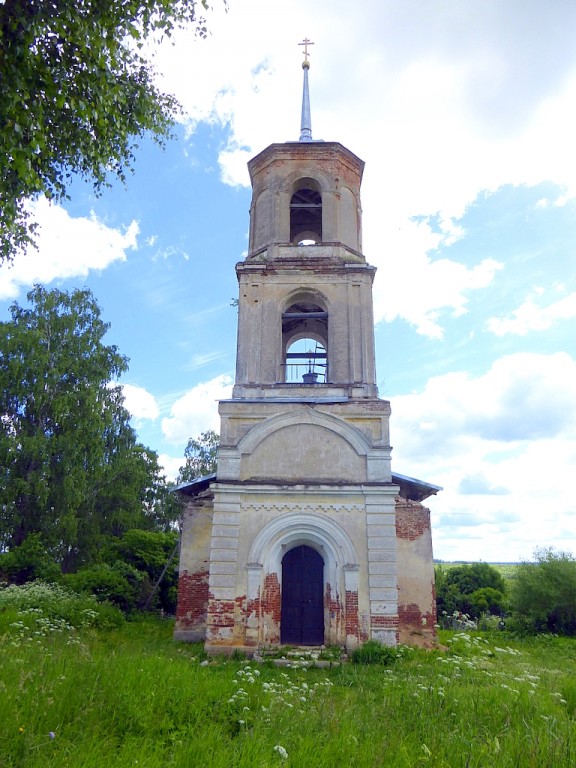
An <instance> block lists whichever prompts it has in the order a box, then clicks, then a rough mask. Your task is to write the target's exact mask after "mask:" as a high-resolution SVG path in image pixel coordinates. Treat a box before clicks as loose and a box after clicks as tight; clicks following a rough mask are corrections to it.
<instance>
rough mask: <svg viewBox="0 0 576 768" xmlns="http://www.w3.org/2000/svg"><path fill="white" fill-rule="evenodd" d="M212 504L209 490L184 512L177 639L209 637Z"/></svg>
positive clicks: (193, 640) (195, 499) (176, 628)
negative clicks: (207, 624)
mask: <svg viewBox="0 0 576 768" xmlns="http://www.w3.org/2000/svg"><path fill="white" fill-rule="evenodd" d="M212 505H213V495H212V493H211V492H210V491H207V492H205V493H203V494H201V495H199V496H197V497H195V498H193V499H192V501H190V502H189V503H188V504H187V506H186V508H185V510H184V513H183V516H182V534H181V539H180V566H179V574H178V603H177V607H176V625H175V628H174V639H175V640H185V641H188V642H193V643H196V642H201V641H203V640H204V639H205V637H206V616H207V609H208V577H209V571H210V543H211V538H212V517H213V506H212Z"/></svg>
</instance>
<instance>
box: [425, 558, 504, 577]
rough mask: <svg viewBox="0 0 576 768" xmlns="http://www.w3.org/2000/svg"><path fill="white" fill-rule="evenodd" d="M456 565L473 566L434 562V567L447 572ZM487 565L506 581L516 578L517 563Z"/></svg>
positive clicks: (463, 563) (462, 563)
mask: <svg viewBox="0 0 576 768" xmlns="http://www.w3.org/2000/svg"><path fill="white" fill-rule="evenodd" d="M457 565H473V563H467V562H466V563H465V562H461V563H460V562H458V563H453V562H450V563H444V562H441V563H439V562H435V563H434V566H435V567H437V566H441V567H442V568H443V570H445V571H448V570H449V569H450V568H454V567H455V566H457ZM488 565H491V566H492V567H493V568H496V570H497V571H499V573H500V574H501V575H502V577H503V578H504V579H506V580H510V581H511V580H513V579H514V578H515V577H516V571H517V569H518V565H519V563H488Z"/></svg>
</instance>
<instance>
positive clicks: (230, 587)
mask: <svg viewBox="0 0 576 768" xmlns="http://www.w3.org/2000/svg"><path fill="white" fill-rule="evenodd" d="M363 168H364V163H363V162H362V161H361V160H360V159H359V158H357V157H356V156H355V155H353V154H352V153H351V152H349V150H347V149H346V148H345V147H343V146H342V145H340V144H338V143H336V142H308V143H305V144H302V143H298V142H287V143H286V144H272V145H271V146H270V147H268V148H267V149H265V150H264V151H263V152H261V153H260V154H259V155H257V156H256V157H255V158H254V159H253V160H251V161H250V163H249V171H250V178H251V182H252V187H253V196H252V206H251V210H250V236H249V247H248V255H247V256H246V258H245V260H244V261H243V262H241V263H239V264H237V265H236V274H237V277H238V286H239V298H238V344H237V356H236V378H235V384H234V389H233V393H232V398H231V399H230V400H225V401H222V402H221V403H220V404H219V413H220V422H221V427H220V447H219V453H218V467H217V471H216V474H215V475H214V476H210V477H209V478H204V479H199V480H198V481H196V482H192V483H190V484H188V485H187V486H186V487H185V488H181V489H180V490H181V492H182V493H185V494H186V495H187V496H188V498H189V502H188V505H187V507H186V510H185V513H184V517H183V527H182V539H181V552H180V580H179V594H178V610H177V616H176V629H175V638H176V639H179V640H190V641H204V643H205V647H206V649H207V650H208V651H209V652H223V651H230V650H232V649H240V650H243V651H246V652H253V651H254V650H255V649H257V648H260V647H262V646H276V645H279V644H281V643H282V640H283V637H284V638H287V637H290V638H295V639H296V644H301V645H309V644H311V645H318V644H320V643H322V644H323V643H326V644H337V645H341V646H344V647H346V648H347V649H352V648H354V647H356V646H358V645H360V644H362V643H364V642H365V641H366V640H368V639H376V640H378V641H379V642H381V643H383V644H386V645H396V644H397V643H398V642H407V643H412V644H420V645H427V644H430V643H432V642H434V631H435V630H434V625H435V600H434V584H433V579H434V572H433V561H432V538H431V530H430V513H429V511H428V510H427V509H426V508H425V507H423V506H422V504H421V503H419V502H420V501H421V500H422V499H424V498H426V496H428V495H430V494H431V493H435V492H436V490H439V489H438V488H436V486H430V485H428V484H426V483H423V482H421V481H415V480H411V479H410V478H405V477H403V476H400V475H398V476H396V477H397V478H398V479H399V482H395V480H394V476H393V474H392V468H391V448H390V430H389V420H390V403H389V402H387V401H386V400H382V399H380V398H379V397H378V390H377V386H376V366H375V357H374V321H373V304H372V282H373V279H374V274H375V269H374V268H373V267H371V266H370V265H369V264H367V263H366V260H365V258H364V256H363V255H362V252H361V246H362V237H361V229H362V226H361V225H362V219H361V205H360V183H361V179H362V173H363ZM307 243H309V244H307ZM302 340H306V344H308V342H309V341H310V342H311V343H312V344H314V345H319V348H320V349H321V350H323V351H322V353H321V355H320V358H319V359H321V363H322V368H321V374H322V376H321V378H318V375H317V374H316V373H315V372H314V373H313V375H311V376H310V374H312V360H311V361H310V368H309V369H308V374H307V375H304V376H300V373H298V371H297V373H296V378H292V373H293V367H291V366H293V365H294V363H293V360H294V357H301V355H299V354H297V353H289V350H290V349H292V348H293V347H292V345H294V344H296V343H298V342H300V341H302ZM306 349H307V347H306ZM306 349H305V351H306ZM306 354H308V353H306ZM310 354H312V352H310ZM315 354H316V353H315V352H314V355H315ZM314 364H316V358H315V357H314ZM400 478H401V480H400ZM411 499H417V500H411ZM296 548H299V550H298V552H299V554H298V557H299V558H300V560H298V567H295V566H294V565H293V563H294V562H296V560H295V553H294V550H295V549H296ZM289 552H290V553H292V554H291V555H290V557H286V555H287V553H289ZM283 598H284V602H283ZM283 606H284V607H283Z"/></svg>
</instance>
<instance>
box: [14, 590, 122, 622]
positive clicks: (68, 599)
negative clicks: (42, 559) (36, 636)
mask: <svg viewBox="0 0 576 768" xmlns="http://www.w3.org/2000/svg"><path fill="white" fill-rule="evenodd" d="M26 612H28V613H33V612H40V613H41V614H42V616H43V617H45V618H49V619H54V620H60V621H65V622H67V623H68V624H69V625H70V626H72V627H75V628H80V627H86V626H96V627H102V628H107V627H117V626H120V624H122V622H123V621H124V618H123V616H122V613H121V612H120V611H119V610H118V609H117V608H115V607H114V606H112V605H110V604H109V603H98V601H97V600H96V598H95V597H94V596H93V595H80V594H76V593H75V592H73V591H71V590H70V589H67V588H66V587H63V586H62V585H59V584H46V583H45V582H43V581H32V582H28V583H27V584H22V585H16V584H12V585H10V586H2V585H0V614H3V615H4V614H5V615H6V616H10V617H12V616H14V615H15V614H16V615H21V614H23V613H26Z"/></svg>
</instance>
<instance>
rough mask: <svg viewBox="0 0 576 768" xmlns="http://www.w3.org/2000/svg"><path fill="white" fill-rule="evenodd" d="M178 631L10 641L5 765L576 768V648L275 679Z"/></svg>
mask: <svg viewBox="0 0 576 768" xmlns="http://www.w3.org/2000/svg"><path fill="white" fill-rule="evenodd" d="M0 604H1V601H0ZM0 610H1V609H0ZM13 623H17V621H16V622H13ZM171 631H172V625H171V623H170V622H168V621H160V620H157V621H154V620H147V621H143V622H140V623H130V624H126V625H124V626H123V627H120V628H114V629H100V628H99V629H95V628H91V627H87V626H85V627H84V628H81V629H78V630H76V629H74V630H57V631H56V630H55V631H54V632H49V631H48V632H46V633H44V634H40V635H36V636H33V637H32V639H25V638H24V637H23V636H22V632H21V630H20V629H18V628H17V627H8V628H6V626H5V628H4V634H3V636H2V637H1V638H0V656H1V658H0V765H1V766H3V767H4V766H7V767H10V768H12V767H13V766H14V767H15V766H26V768H28V767H29V768H35V767H36V766H43V767H44V766H48V767H51V766H54V767H55V766H58V767H60V766H72V767H73V768H102V767H103V766H104V767H105V768H106V767H107V766H111V767H112V766H114V768H116V767H118V768H124V766H135V765H137V766H138V767H139V768H143V767H145V768H160V767H162V768H165V767H166V766H178V767H181V768H191V767H193V766H202V767H204V766H206V767H209V768H233V767H236V766H237V767H238V768H244V767H245V768H254V767H255V766H257V767H258V768H264V767H265V766H266V767H267V768H273V767H274V766H280V765H284V766H292V767H293V768H308V766H310V768H312V767H313V768H334V766H340V765H345V766H354V767H356V766H357V767H358V768H364V767H366V768H367V767H368V766H370V767H376V766H393V767H395V766H403V767H404V766H405V767H406V768H408V766H410V768H412V767H413V766H446V767H449V768H455V767H457V766H462V767H464V766H478V767H480V766H482V768H484V767H488V766H490V767H492V766H497V767H500V766H502V767H504V766H510V768H519V767H520V768H522V767H523V766H534V768H543V767H550V768H552V766H571V765H575V764H576V642H575V641H573V640H572V641H569V640H562V639H559V638H551V637H545V638H536V639H532V640H529V641H522V642H521V641H517V640H516V641H514V640H511V639H509V638H507V635H506V633H495V634H494V635H487V636H486V637H481V636H479V635H476V636H474V635H469V634H465V633H458V634H450V633H443V638H442V639H443V641H444V642H445V645H446V650H444V651H438V652H425V651H419V650H407V651H405V652H404V653H402V654H398V658H397V659H396V661H394V663H393V664H392V666H382V665H378V664H373V665H371V664H367V665H365V664H359V665H355V664H345V665H343V666H342V667H340V668H333V669H329V670H325V669H303V668H301V667H299V666H298V662H295V664H294V667H293V668H287V669H286V668H284V669H277V668H275V667H273V666H272V665H271V663H270V664H263V665H257V664H255V663H253V662H247V661H242V660H234V661H233V660H230V659H224V658H218V659H211V660H208V659H205V657H204V654H203V652H202V649H201V648H200V647H198V646H189V645H179V644H175V643H173V641H172V640H171ZM70 633H73V634H74V635H75V636H76V637H77V642H74V643H72V644H70V643H69V642H68V641H69V637H68V635H70Z"/></svg>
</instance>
